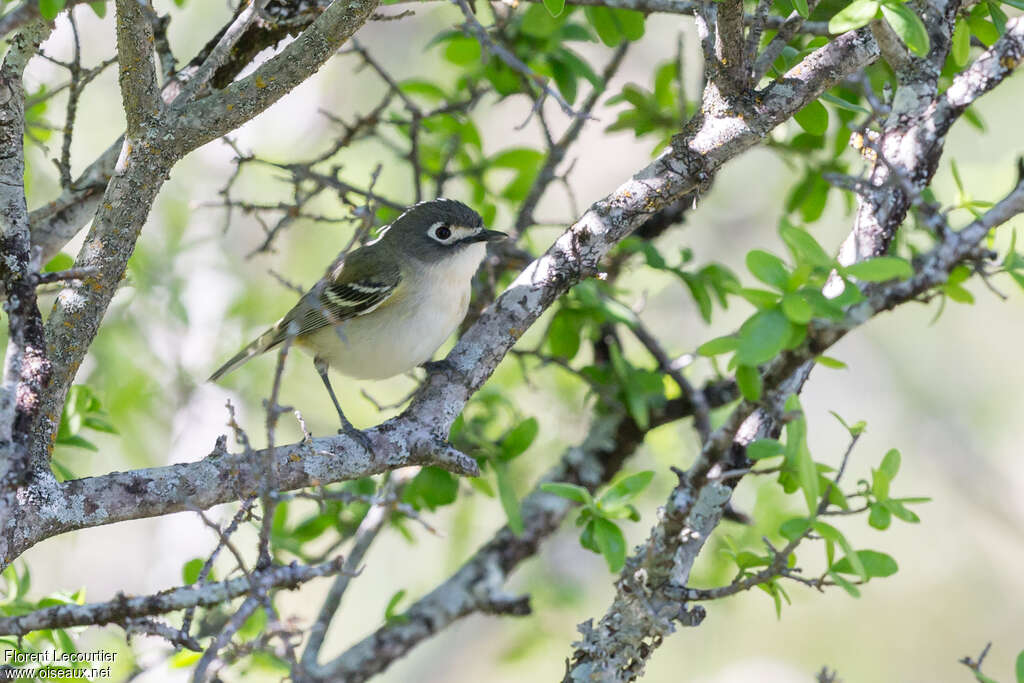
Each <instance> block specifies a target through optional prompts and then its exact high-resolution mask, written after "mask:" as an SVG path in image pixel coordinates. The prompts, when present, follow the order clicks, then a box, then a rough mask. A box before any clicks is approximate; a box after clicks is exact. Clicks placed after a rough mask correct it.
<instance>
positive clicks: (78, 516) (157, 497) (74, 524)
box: [0, 420, 478, 564]
mask: <svg viewBox="0 0 1024 683" xmlns="http://www.w3.org/2000/svg"><path fill="white" fill-rule="evenodd" d="M366 435H367V437H368V438H369V439H370V441H371V443H373V445H374V453H373V454H368V453H366V451H365V450H364V449H363V447H362V445H361V443H360V442H359V441H354V440H353V439H352V438H350V437H348V436H345V435H338V436H333V437H325V438H321V439H313V440H312V441H311V442H308V443H307V442H299V443H295V444H291V445H288V446H279V447H277V448H275V449H273V451H272V452H268V451H256V452H253V453H251V454H250V455H249V456H246V455H245V454H244V453H239V454H234V455H231V454H227V453H223V452H219V451H215V452H213V453H212V454H210V455H209V456H207V457H206V458H204V459H202V460H200V461H198V462H191V463H183V464H178V465H169V466H166V467H153V468H149V469H142V470H133V471H131V472H114V473H111V474H106V475H103V476H100V477H89V478H86V479H75V480H72V481H67V482H64V483H62V484H58V483H57V482H56V481H55V480H53V478H52V477H48V478H47V477H40V479H39V481H38V482H37V483H36V485H35V486H34V487H33V491H32V494H31V496H32V498H33V500H32V502H31V504H29V505H25V506H21V507H19V508H18V509H17V510H16V511H15V512H14V513H13V514H14V516H15V518H16V519H18V520H19V521H18V522H17V523H16V524H15V526H16V529H15V531H14V532H13V533H10V534H7V535H5V536H0V556H2V557H3V558H4V559H5V560H6V561H9V560H10V559H13V557H16V556H17V555H18V554H20V553H21V552H23V551H24V550H25V549H26V548H27V547H29V546H31V545H32V544H33V543H37V542H38V541H40V540H42V539H44V538H49V537H50V536H54V535H56V534H60V533H65V532H67V531H72V530H75V529H81V528H85V527H94V526H100V525H103V524H113V523H115V522H123V521H125V520H129V519H141V518H144V517H155V516H158V515H166V514H171V513H174V512H182V511H185V510H192V509H196V508H199V509H206V508H209V507H212V506H214V505H218V504H220V503H226V502H230V501H234V500H239V499H242V498H246V497H249V496H252V495H254V494H255V493H257V492H258V491H259V489H260V484H261V480H262V477H263V476H264V463H265V462H266V458H267V456H269V462H270V465H271V472H270V479H271V481H270V482H269V484H270V487H271V488H272V489H273V490H275V491H288V490H292V489H298V488H306V487H309V486H321V485H326V484H330V483H333V482H336V481H348V480H352V479H359V478H361V477H368V476H370V475H373V474H380V473H381V472H385V471H389V470H393V469H397V468H399V467H407V466H409V465H437V466H439V467H444V468H446V469H449V470H451V471H453V472H456V473H458V474H469V475H475V474H476V473H477V472H478V470H477V466H476V461H474V460H473V459H472V458H469V457H468V456H466V455H463V454H462V453H459V452H458V451H456V450H454V449H452V448H451V447H450V446H448V447H446V446H444V445H443V444H441V443H439V440H438V438H437V436H436V435H435V434H434V432H433V431H432V430H431V429H430V428H428V427H426V426H424V425H422V424H417V423H415V422H412V421H408V420H407V421H403V422H397V421H395V420H392V421H390V422H386V423H384V424H382V425H380V426H379V427H376V428H375V429H372V430H368V431H367V432H366ZM5 546H6V547H5ZM6 561H5V562H4V564H6Z"/></svg>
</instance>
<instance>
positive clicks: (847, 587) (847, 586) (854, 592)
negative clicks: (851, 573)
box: [828, 571, 860, 598]
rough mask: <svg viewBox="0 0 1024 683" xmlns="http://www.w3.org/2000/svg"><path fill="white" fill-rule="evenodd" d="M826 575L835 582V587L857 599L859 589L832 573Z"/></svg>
mask: <svg viewBox="0 0 1024 683" xmlns="http://www.w3.org/2000/svg"><path fill="white" fill-rule="evenodd" d="M828 575H829V576H830V577H832V580H833V581H835V582H836V585H837V586H839V587H840V588H842V589H843V590H844V591H846V592H847V593H849V594H850V596H851V597H854V598H859V597H860V589H859V588H857V587H856V586H855V585H853V584H852V583H850V582H849V581H847V580H846V579H844V578H843V577H842V576H841V575H839V574H837V573H836V572H834V571H829V573H828Z"/></svg>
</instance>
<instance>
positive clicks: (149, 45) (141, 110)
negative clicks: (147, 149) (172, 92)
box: [116, 0, 162, 138]
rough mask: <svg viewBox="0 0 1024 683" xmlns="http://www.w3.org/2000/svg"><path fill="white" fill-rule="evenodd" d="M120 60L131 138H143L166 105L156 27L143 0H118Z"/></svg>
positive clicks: (126, 114) (122, 95) (123, 97)
mask: <svg viewBox="0 0 1024 683" xmlns="http://www.w3.org/2000/svg"><path fill="white" fill-rule="evenodd" d="M116 6H117V61H118V65H119V67H120V76H121V77H120V80H121V99H122V100H123V102H124V112H125V116H126V117H127V119H128V137H129V138H140V137H142V136H143V135H144V134H145V132H146V129H147V128H148V127H150V126H151V125H152V124H153V120H154V119H155V118H156V117H157V116H158V115H159V113H160V108H161V106H162V103H161V100H160V85H159V83H158V81H157V77H156V60H155V56H154V54H153V28H152V26H150V24H149V21H148V20H147V19H146V15H145V10H144V9H143V7H142V3H141V2H139V0H117V2H116Z"/></svg>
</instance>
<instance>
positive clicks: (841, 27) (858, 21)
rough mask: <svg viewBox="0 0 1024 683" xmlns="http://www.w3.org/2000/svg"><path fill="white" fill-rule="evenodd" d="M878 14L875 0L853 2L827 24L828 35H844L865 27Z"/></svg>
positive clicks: (856, 0)
mask: <svg viewBox="0 0 1024 683" xmlns="http://www.w3.org/2000/svg"><path fill="white" fill-rule="evenodd" d="M877 14H878V2H876V0H855V1H854V2H852V3H850V4H849V5H847V6H846V7H844V8H843V9H842V10H840V11H839V13H838V14H836V15H835V16H834V17H832V19H830V20H829V22H828V31H829V33H846V32H847V31H852V30H853V29H855V28H860V27H861V26H865V25H867V23H868V22H869V21H871V20H872V19H874V18H875V15H877Z"/></svg>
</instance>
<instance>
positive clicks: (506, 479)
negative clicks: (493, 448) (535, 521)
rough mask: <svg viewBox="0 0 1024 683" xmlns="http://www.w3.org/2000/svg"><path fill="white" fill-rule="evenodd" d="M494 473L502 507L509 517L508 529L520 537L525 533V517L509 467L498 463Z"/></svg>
mask: <svg viewBox="0 0 1024 683" xmlns="http://www.w3.org/2000/svg"><path fill="white" fill-rule="evenodd" d="M494 471H495V473H496V474H497V477H498V498H500V499H501V507H502V508H503V509H504V510H505V516H506V517H508V528H509V529H510V530H511V531H512V533H513V534H515V535H516V536H519V535H521V534H522V533H523V515H522V511H521V510H520V508H519V499H518V498H516V491H515V489H514V488H513V487H512V481H511V477H510V476H509V473H508V466H507V465H505V464H504V463H498V464H497V466H496V467H495V468H494Z"/></svg>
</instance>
